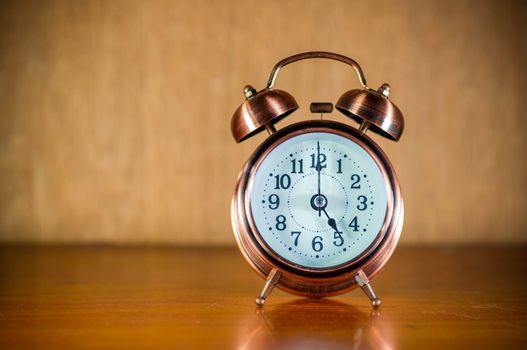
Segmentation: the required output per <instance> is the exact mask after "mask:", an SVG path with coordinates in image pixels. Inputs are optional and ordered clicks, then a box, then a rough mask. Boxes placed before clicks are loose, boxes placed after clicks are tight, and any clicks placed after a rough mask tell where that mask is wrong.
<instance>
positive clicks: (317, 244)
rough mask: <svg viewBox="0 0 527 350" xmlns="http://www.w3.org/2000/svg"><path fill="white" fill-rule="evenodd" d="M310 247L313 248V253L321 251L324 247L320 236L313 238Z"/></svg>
mask: <svg viewBox="0 0 527 350" xmlns="http://www.w3.org/2000/svg"><path fill="white" fill-rule="evenodd" d="M311 247H312V248H313V250H314V251H315V252H319V251H321V250H322V248H324V245H323V244H322V237H320V236H315V237H314V238H313V241H312V242H311Z"/></svg>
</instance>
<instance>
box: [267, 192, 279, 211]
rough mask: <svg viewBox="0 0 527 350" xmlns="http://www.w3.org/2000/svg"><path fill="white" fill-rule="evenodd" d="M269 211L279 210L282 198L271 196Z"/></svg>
mask: <svg viewBox="0 0 527 350" xmlns="http://www.w3.org/2000/svg"><path fill="white" fill-rule="evenodd" d="M269 203H270V204H269V209H273V210H274V209H277V208H278V206H279V205H280V197H278V195H277V194H274V193H273V194H272V195H270V196H269Z"/></svg>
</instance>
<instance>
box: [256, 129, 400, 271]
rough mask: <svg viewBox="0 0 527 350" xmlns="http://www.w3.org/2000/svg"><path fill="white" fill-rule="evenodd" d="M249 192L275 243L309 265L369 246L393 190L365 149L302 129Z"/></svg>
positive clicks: (340, 260) (268, 161)
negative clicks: (304, 131)
mask: <svg viewBox="0 0 527 350" xmlns="http://www.w3.org/2000/svg"><path fill="white" fill-rule="evenodd" d="M249 193H250V209H251V215H252V218H253V221H254V224H255V225H256V228H257V229H258V232H259V234H260V236H261V237H262V239H263V240H264V241H265V243H266V244H267V246H268V247H269V248H270V249H272V250H273V251H274V252H275V253H276V254H277V255H279V256H281V257H282V258H284V259H286V260H288V261H289V262H292V263H294V264H298V265H301V266H304V267H308V268H329V267H334V266H338V265H341V264H344V263H347V262H349V261H351V260H353V259H355V258H357V257H359V256H360V255H361V254H362V253H363V252H365V251H366V250H368V248H369V247H370V246H371V245H372V244H373V243H374V242H375V241H376V238H377V237H378V236H379V234H381V228H382V226H383V223H384V221H385V218H386V211H387V208H388V198H389V196H391V192H390V190H389V189H388V187H387V184H386V181H385V179H384V177H383V173H382V172H381V169H380V168H379V165H378V164H377V163H376V162H375V160H374V159H373V158H372V157H371V156H370V154H369V153H368V152H367V151H366V150H365V149H364V148H362V147H361V146H360V145H359V144H357V143H355V142H353V141H352V140H351V139H349V138H346V137H343V136H340V135H337V134H333V133H326V132H311V133H305V134H300V135H298V136H294V137H292V138H290V139H288V140H286V141H284V142H282V143H280V144H279V145H278V146H276V147H275V148H274V149H272V150H271V151H270V152H269V153H267V155H266V156H265V158H264V159H263V161H262V162H261V163H260V165H259V166H258V168H257V169H256V173H255V174H254V177H253V181H252V183H251V184H250V185H249Z"/></svg>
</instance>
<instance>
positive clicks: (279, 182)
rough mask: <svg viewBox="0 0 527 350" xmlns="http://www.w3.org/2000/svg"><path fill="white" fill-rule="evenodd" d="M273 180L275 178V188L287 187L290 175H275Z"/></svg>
mask: <svg viewBox="0 0 527 350" xmlns="http://www.w3.org/2000/svg"><path fill="white" fill-rule="evenodd" d="M274 178H275V180H276V186H275V188H274V189H275V190H279V189H281V188H282V189H287V188H289V186H291V177H290V176H289V175H287V174H284V175H282V176H280V175H275V177H274Z"/></svg>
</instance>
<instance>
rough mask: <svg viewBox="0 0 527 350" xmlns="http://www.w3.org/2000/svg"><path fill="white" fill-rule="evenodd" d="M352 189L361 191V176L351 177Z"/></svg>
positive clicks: (354, 175)
mask: <svg viewBox="0 0 527 350" xmlns="http://www.w3.org/2000/svg"><path fill="white" fill-rule="evenodd" d="M351 181H352V182H351V188H353V189H359V188H360V176H359V175H357V174H353V175H351Z"/></svg>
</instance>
